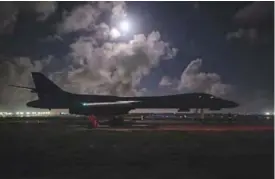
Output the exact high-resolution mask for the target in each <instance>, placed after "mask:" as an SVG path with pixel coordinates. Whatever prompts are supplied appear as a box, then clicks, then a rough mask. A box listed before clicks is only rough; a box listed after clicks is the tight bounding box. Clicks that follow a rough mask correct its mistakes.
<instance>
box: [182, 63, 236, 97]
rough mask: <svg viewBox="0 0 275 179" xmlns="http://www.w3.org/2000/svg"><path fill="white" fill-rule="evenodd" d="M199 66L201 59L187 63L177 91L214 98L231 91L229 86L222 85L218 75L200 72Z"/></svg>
mask: <svg viewBox="0 0 275 179" xmlns="http://www.w3.org/2000/svg"><path fill="white" fill-rule="evenodd" d="M201 66H202V60H201V59H196V60H193V61H191V62H190V63H189V65H188V66H187V67H186V68H185V70H184V71H183V73H182V75H181V78H180V82H179V85H178V90H179V91H193V92H207V93H210V94H213V95H216V96H224V95H226V94H227V93H228V92H229V91H230V90H232V86H231V85H228V84H223V83H222V81H221V77H220V76H219V75H218V74H216V73H206V72H200V69H201Z"/></svg>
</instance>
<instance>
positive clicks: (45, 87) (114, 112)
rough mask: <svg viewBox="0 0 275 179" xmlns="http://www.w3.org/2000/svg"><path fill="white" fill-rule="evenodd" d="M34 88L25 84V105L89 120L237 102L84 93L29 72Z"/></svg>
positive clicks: (202, 97)
mask: <svg viewBox="0 0 275 179" xmlns="http://www.w3.org/2000/svg"><path fill="white" fill-rule="evenodd" d="M32 77H33V81H34V84H35V88H32V87H23V86H15V85H10V86H13V87H18V88H25V89H29V90H31V92H33V93H37V95H38V100H34V101H30V102H28V103H27V106H28V107H33V108H41V109H49V110H51V109H69V113H70V114H78V115H87V116H90V118H89V119H91V120H92V121H95V120H96V121H97V119H96V118H95V117H94V116H97V117H102V116H105V117H106V116H112V117H113V119H112V120H118V118H117V116H121V115H123V114H127V113H128V112H129V111H130V110H133V109H137V108H177V109H178V110H179V111H189V110H190V109H193V108H195V109H210V110H220V109H222V108H234V107H237V106H238V104H237V103H235V102H233V101H229V100H225V99H221V98H218V97H215V96H213V95H210V94H206V93H186V94H175V95H167V96H146V97H119V96H109V95H86V94H73V93H69V92H66V91H64V90H62V89H61V88H59V87H58V86H57V85H56V84H54V83H53V82H52V81H51V80H49V79H48V78H47V77H46V76H44V75H43V74H42V73H38V72H32Z"/></svg>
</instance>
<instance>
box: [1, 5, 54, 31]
mask: <svg viewBox="0 0 275 179" xmlns="http://www.w3.org/2000/svg"><path fill="white" fill-rule="evenodd" d="M56 8H57V4H56V2H53V1H47V2H46V1H45V2H44V1H43V2H24V3H22V2H0V33H12V31H13V27H14V25H15V23H16V21H17V16H18V14H19V13H35V14H36V15H37V20H38V21H43V20H46V19H47V18H48V17H49V15H50V14H52V13H54V12H55V10H56Z"/></svg>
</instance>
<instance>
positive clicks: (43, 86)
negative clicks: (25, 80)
mask: <svg viewBox="0 0 275 179" xmlns="http://www.w3.org/2000/svg"><path fill="white" fill-rule="evenodd" d="M32 78H33V82H34V85H35V91H36V92H37V95H38V97H39V98H45V97H50V96H57V95H59V94H60V93H63V92H64V91H63V90H62V89H61V88H59V87H58V86H57V85H56V84H54V83H53V82H52V81H51V80H49V79H48V78H47V77H46V76H45V75H43V74H42V73H39V72H32Z"/></svg>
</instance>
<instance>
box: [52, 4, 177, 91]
mask: <svg viewBox="0 0 275 179" xmlns="http://www.w3.org/2000/svg"><path fill="white" fill-rule="evenodd" d="M103 14H105V15H106V14H107V15H109V17H110V20H111V21H110V22H109V23H107V22H108V21H106V22H105V21H103V20H102V15H103ZM125 17H126V4H125V3H124V2H104V3H103V2H93V3H89V4H85V5H80V6H78V7H76V8H74V9H73V10H72V11H71V12H67V13H66V14H65V15H64V18H63V21H62V22H61V23H59V26H58V32H60V33H63V34H64V33H71V32H73V33H80V34H81V35H80V36H79V38H78V39H76V41H74V42H73V43H72V44H70V47H71V52H70V53H69V54H68V56H67V59H68V63H69V64H71V65H70V66H68V67H67V68H66V69H64V70H63V72H62V78H61V77H60V73H58V74H53V75H52V78H53V79H57V81H59V82H58V83H60V85H62V86H64V87H65V88H67V89H68V90H69V91H74V92H80V93H94V94H112V95H119V96H132V95H140V94H142V93H144V92H145V91H146V90H144V89H142V87H140V86H139V84H140V81H141V79H142V78H143V77H144V76H146V75H148V74H149V73H150V70H151V69H152V68H154V67H157V66H158V65H159V63H160V61H161V60H168V59H172V58H173V57H174V56H175V55H176V53H177V50H176V49H174V48H171V47H170V46H169V44H168V43H166V42H164V41H162V40H161V35H160V33H159V32H158V31H153V32H151V33H150V34H148V35H146V34H137V35H134V36H133V37H132V38H130V39H129V40H127V41H126V40H124V41H119V40H116V38H118V36H117V37H116V38H114V36H112V29H114V28H115V27H116V25H117V24H118V23H119V22H120V20H122V19H123V18H125ZM81 32H86V33H81ZM87 34H88V35H87Z"/></svg>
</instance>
